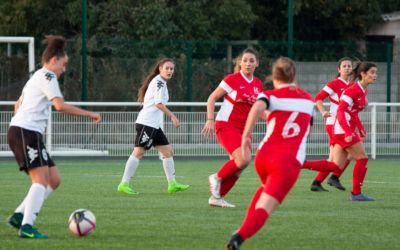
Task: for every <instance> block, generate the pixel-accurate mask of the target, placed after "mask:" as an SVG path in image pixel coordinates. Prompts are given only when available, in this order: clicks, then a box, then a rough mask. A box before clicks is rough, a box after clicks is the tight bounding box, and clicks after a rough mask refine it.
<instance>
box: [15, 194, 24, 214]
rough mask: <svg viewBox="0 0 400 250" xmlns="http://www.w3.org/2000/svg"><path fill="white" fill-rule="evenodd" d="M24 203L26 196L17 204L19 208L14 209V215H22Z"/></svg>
mask: <svg viewBox="0 0 400 250" xmlns="http://www.w3.org/2000/svg"><path fill="white" fill-rule="evenodd" d="M25 202H26V196H25V198H24V200H23V201H22V202H21V204H19V206H18V207H17V208H16V209H15V211H14V213H22V214H23V213H24V211H25Z"/></svg>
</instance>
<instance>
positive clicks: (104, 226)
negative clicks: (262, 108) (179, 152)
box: [0, 159, 400, 250]
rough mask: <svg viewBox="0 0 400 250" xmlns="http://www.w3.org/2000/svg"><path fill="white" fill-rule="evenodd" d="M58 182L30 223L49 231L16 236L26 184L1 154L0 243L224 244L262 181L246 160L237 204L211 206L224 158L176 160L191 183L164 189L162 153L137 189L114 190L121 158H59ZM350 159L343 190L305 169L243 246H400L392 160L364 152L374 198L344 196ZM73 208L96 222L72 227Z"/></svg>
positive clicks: (180, 176) (398, 177) (143, 171)
mask: <svg viewBox="0 0 400 250" xmlns="http://www.w3.org/2000/svg"><path fill="white" fill-rule="evenodd" d="M56 162H57V164H58V167H59V170H60V172H61V176H62V183H61V186H60V188H59V189H58V190H57V191H56V192H54V193H53V194H52V195H51V196H50V197H49V199H48V200H47V201H46V202H45V204H44V206H43V208H42V210H41V213H40V215H39V217H38V219H37V220H36V223H35V226H36V227H38V228H39V230H40V231H41V232H43V233H46V234H48V235H49V237H50V238H49V239H48V240H26V239H19V238H18V236H17V231H16V230H15V229H14V228H11V227H9V226H7V225H6V219H7V217H8V216H9V215H10V214H11V213H12V212H13V210H14V209H15V207H16V206H17V205H18V204H19V202H20V201H21V200H22V198H23V197H24V196H25V195H26V192H27V190H28V188H29V186H30V180H29V177H28V176H26V175H25V174H23V173H19V171H18V170H17V166H16V163H15V161H11V160H1V162H0V201H1V206H0V221H1V223H0V249H7V250H10V249H49V250H50V249H178V250H180V249H223V247H224V244H225V242H226V241H227V240H228V238H229V237H230V235H231V233H232V232H233V231H234V230H235V229H237V227H238V226H239V225H240V224H241V222H242V220H243V218H244V215H245V212H246V209H247V205H248V203H249V201H250V199H251V197H252V194H253V192H254V191H255V189H256V187H257V186H258V184H259V180H258V177H257V175H256V173H255V171H254V167H253V165H251V166H249V168H248V169H247V170H246V171H244V173H243V175H242V177H241V179H240V180H239V182H238V183H237V185H236V186H235V187H234V189H233V190H232V191H231V193H230V194H229V195H228V196H227V197H226V200H227V201H229V202H232V203H233V204H235V205H237V207H236V208H234V209H222V208H211V207H209V206H208V203H207V200H208V197H209V191H208V175H210V174H211V173H213V172H215V171H216V170H217V169H218V168H219V167H220V165H221V164H222V163H223V161H222V160H192V161H188V160H179V159H176V161H175V165H176V172H177V180H178V181H180V182H182V183H187V184H190V185H192V187H191V188H190V189H189V190H188V191H185V192H181V193H175V194H169V193H167V185H166V179H165V176H164V172H163V169H162V165H161V162H160V161H157V160H149V159H144V160H143V161H141V164H140V166H139V169H138V171H137V173H136V176H135V178H134V179H133V180H134V182H133V183H134V184H133V185H134V188H135V189H136V190H137V191H138V192H140V194H139V195H137V196H127V195H124V194H120V193H118V192H117V191H116V188H117V185H118V183H119V181H120V179H121V175H122V173H123V168H124V164H125V160H124V159H121V160H62V161H61V160H59V161H57V159H56ZM352 165H353V164H351V165H350V167H349V169H348V170H347V171H346V173H345V174H344V176H343V177H342V183H343V184H344V185H345V186H346V188H347V191H345V192H343V191H339V190H336V189H334V188H332V187H329V186H328V185H326V184H325V187H326V188H328V189H329V191H330V192H325V193H313V192H310V191H309V185H310V183H311V181H312V179H313V177H314V175H315V173H314V172H311V171H307V170H303V171H302V173H301V176H300V178H299V180H298V182H297V183H296V185H295V187H294V188H293V190H292V191H291V193H290V194H289V195H288V197H287V198H286V200H285V201H284V203H283V205H282V206H281V207H280V208H279V209H278V210H277V211H276V212H275V213H274V214H272V216H271V217H270V219H269V221H268V222H267V224H266V225H265V226H264V228H263V229H261V231H260V232H259V233H258V234H256V235H255V236H254V237H253V238H251V239H249V240H248V241H247V242H245V243H244V245H243V247H242V249H363V250H366V249H400V237H399V234H400V164H399V161H389V160H385V161H383V160H376V161H372V160H371V161H370V162H369V165H368V169H369V170H368V173H367V177H366V182H365V185H364V192H365V193H366V194H368V195H369V196H371V197H373V198H375V199H376V201H375V202H366V203H363V202H350V201H349V200H348V196H349V191H348V190H349V189H350V188H351V175H352ZM77 208H88V209H90V210H91V211H92V212H93V213H94V214H95V215H96V217H97V227H96V229H95V231H94V232H93V233H92V234H90V235H89V236H87V237H83V238H77V237H75V236H72V235H71V234H70V233H69V231H68V227H67V220H68V217H69V215H70V213H71V212H72V211H74V210H75V209H77Z"/></svg>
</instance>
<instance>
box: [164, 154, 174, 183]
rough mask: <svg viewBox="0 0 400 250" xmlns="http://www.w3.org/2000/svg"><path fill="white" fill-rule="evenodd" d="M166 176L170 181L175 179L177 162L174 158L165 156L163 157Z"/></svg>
mask: <svg viewBox="0 0 400 250" xmlns="http://www.w3.org/2000/svg"><path fill="white" fill-rule="evenodd" d="M162 163H163V167H164V172H165V176H166V177H167V180H168V183H170V182H172V181H175V164H174V158H173V157H170V158H163V159H162Z"/></svg>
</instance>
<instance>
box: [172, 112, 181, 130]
mask: <svg viewBox="0 0 400 250" xmlns="http://www.w3.org/2000/svg"><path fill="white" fill-rule="evenodd" d="M171 121H172V125H173V126H174V128H179V127H180V126H181V122H180V121H179V119H178V118H177V117H176V116H175V115H171Z"/></svg>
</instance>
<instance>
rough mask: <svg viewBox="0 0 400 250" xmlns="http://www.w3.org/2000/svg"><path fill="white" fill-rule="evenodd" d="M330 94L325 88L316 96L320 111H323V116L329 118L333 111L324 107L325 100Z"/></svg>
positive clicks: (316, 103) (316, 104)
mask: <svg viewBox="0 0 400 250" xmlns="http://www.w3.org/2000/svg"><path fill="white" fill-rule="evenodd" d="M328 96H329V93H327V92H326V91H325V90H321V91H320V92H319V93H318V94H317V95H316V96H315V106H316V107H317V109H318V111H319V112H320V113H321V115H322V117H324V118H327V117H330V116H331V113H330V112H329V111H327V110H326V109H325V107H324V104H323V101H324V100H325V99H326V98H327V97H328Z"/></svg>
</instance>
